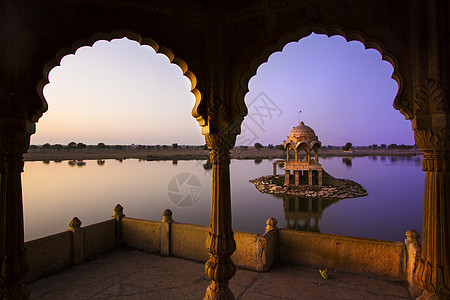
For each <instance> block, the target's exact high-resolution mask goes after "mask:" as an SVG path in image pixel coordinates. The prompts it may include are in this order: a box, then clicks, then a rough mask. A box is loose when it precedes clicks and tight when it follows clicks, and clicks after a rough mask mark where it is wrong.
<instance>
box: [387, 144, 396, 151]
mask: <svg viewBox="0 0 450 300" xmlns="http://www.w3.org/2000/svg"><path fill="white" fill-rule="evenodd" d="M397 147H398V146H397V144H390V145H389V146H388V149H390V150H391V149H397Z"/></svg>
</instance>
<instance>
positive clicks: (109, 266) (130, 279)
mask: <svg viewBox="0 0 450 300" xmlns="http://www.w3.org/2000/svg"><path fill="white" fill-rule="evenodd" d="M208 285H209V279H208V278H207V276H206V275H205V273H204V264H203V263H201V262H196V261H191V260H186V259H181V258H174V257H161V256H159V255H156V254H148V253H145V252H139V251H135V250H132V249H127V248H115V249H113V250H111V251H109V252H107V253H105V254H104V255H101V256H99V257H97V258H95V259H93V260H91V261H88V262H85V263H83V264H81V265H78V266H75V267H68V268H66V269H64V270H62V271H60V272H58V273H57V274H54V275H51V276H48V277H45V278H42V279H40V280H38V281H35V282H32V283H29V284H28V285H27V286H28V288H29V290H30V294H31V299H77V300H78V299H203V296H204V294H205V290H206V287H207V286H208ZM230 288H231V290H232V291H233V293H234V295H235V297H236V299H258V300H265V299H380V300H381V299H383V300H388V299H412V298H410V295H409V293H408V290H407V288H406V285H405V284H404V283H403V282H401V281H398V280H396V279H393V278H390V277H383V276H374V275H366V274H355V273H349V272H341V271H330V274H329V278H328V280H324V279H322V277H321V276H320V274H319V272H318V271H317V268H315V267H312V266H299V265H287V264H277V265H274V266H273V267H272V269H271V270H270V272H266V273H258V272H253V271H249V270H244V269H238V270H237V272H236V275H235V277H234V278H233V279H232V280H231V282H230Z"/></svg>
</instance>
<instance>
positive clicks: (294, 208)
mask: <svg viewBox="0 0 450 300" xmlns="http://www.w3.org/2000/svg"><path fill="white" fill-rule="evenodd" d="M338 201H339V199H330V198H311V197H308V198H306V197H299V196H291V195H284V196H283V203H284V215H285V218H286V229H292V230H300V231H310V232H320V228H319V220H320V219H321V218H322V214H323V211H324V210H325V209H326V208H327V207H328V206H330V205H332V204H333V203H335V202H338Z"/></svg>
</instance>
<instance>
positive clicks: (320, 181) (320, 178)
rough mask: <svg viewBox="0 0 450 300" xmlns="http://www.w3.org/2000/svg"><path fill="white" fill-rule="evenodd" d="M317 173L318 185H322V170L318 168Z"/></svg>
mask: <svg viewBox="0 0 450 300" xmlns="http://www.w3.org/2000/svg"><path fill="white" fill-rule="evenodd" d="M318 175H319V178H318V180H319V182H318V183H319V186H322V182H323V180H322V178H323V171H322V170H320V171H318Z"/></svg>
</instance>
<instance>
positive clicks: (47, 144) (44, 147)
mask: <svg viewBox="0 0 450 300" xmlns="http://www.w3.org/2000/svg"><path fill="white" fill-rule="evenodd" d="M42 148H43V149H50V144H49V143H45V144H44V145H42Z"/></svg>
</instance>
